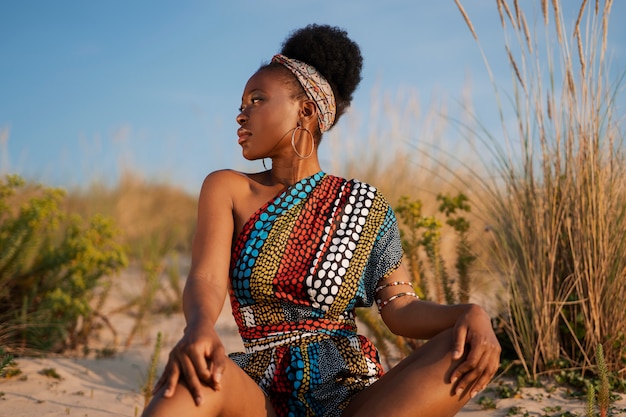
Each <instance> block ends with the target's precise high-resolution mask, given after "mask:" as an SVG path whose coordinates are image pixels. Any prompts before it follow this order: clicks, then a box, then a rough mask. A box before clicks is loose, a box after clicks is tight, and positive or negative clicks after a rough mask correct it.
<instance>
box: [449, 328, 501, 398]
mask: <svg viewBox="0 0 626 417" xmlns="http://www.w3.org/2000/svg"><path fill="white" fill-rule="evenodd" d="M499 363H500V346H499V345H498V344H496V345H493V344H492V343H489V342H488V341H487V340H484V339H481V341H479V342H478V341H476V340H475V339H474V340H472V341H471V342H470V346H469V349H468V353H467V357H466V358H465V360H463V361H462V362H461V363H460V364H459V365H458V366H457V367H456V369H454V371H453V372H452V374H451V381H452V383H456V385H455V392H456V393H457V394H461V393H462V392H469V393H470V395H471V396H474V395H476V393H477V392H479V391H482V390H483V389H484V388H485V387H486V386H487V384H488V383H489V381H490V380H491V379H492V378H493V376H494V375H495V373H496V372H497V370H498V366H499Z"/></svg>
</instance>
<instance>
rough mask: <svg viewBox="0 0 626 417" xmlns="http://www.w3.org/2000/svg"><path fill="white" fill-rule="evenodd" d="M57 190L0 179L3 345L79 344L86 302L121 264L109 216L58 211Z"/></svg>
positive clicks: (87, 323) (88, 315) (89, 316)
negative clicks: (90, 215)
mask: <svg viewBox="0 0 626 417" xmlns="http://www.w3.org/2000/svg"><path fill="white" fill-rule="evenodd" d="M63 197H64V192H63V191H62V190H60V189H53V188H43V187H41V186H37V185H27V184H26V183H25V182H24V181H23V180H22V179H21V178H20V177H18V176H7V177H6V178H5V179H4V180H3V181H1V182H0V317H3V322H2V325H0V335H1V336H2V338H3V340H2V342H3V344H5V345H7V346H11V345H13V346H18V347H21V348H27V349H40V350H53V351H61V350H63V349H66V348H75V347H76V346H77V345H78V344H80V343H86V342H87V336H88V334H89V332H90V330H91V328H92V326H91V324H92V322H93V321H94V320H96V319H97V317H98V315H97V312H96V311H95V310H94V309H93V307H92V305H91V302H92V300H93V298H94V293H95V291H96V288H97V286H98V285H101V284H102V282H103V281H104V280H105V277H107V276H110V275H112V274H114V273H116V272H117V271H119V270H120V269H121V268H122V267H123V266H125V265H126V263H127V259H126V254H125V250H124V248H123V247H122V245H121V244H119V243H118V242H117V241H116V236H117V230H116V228H115V227H114V225H113V222H112V221H111V220H110V219H107V218H105V217H103V216H98V215H96V216H93V217H92V218H90V219H88V220H85V219H83V218H82V217H80V216H78V215H75V214H72V213H68V212H66V211H63V210H62V209H61V207H60V203H61V201H62V199H63Z"/></svg>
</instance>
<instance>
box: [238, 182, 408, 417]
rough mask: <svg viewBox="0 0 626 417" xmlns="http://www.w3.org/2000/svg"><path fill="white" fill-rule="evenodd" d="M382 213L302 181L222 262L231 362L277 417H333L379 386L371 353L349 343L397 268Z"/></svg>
mask: <svg viewBox="0 0 626 417" xmlns="http://www.w3.org/2000/svg"><path fill="white" fill-rule="evenodd" d="M401 258H402V245H401V242H400V235H399V232H398V227H397V221H396V218H395V215H394V213H393V211H392V210H391V208H390V207H389V204H388V203H387V202H386V200H385V199H384V198H383V196H382V195H381V194H380V193H379V192H378V191H377V190H376V189H375V188H374V187H372V186H370V185H367V184H365V183H362V182H359V181H356V180H345V179H343V178H339V177H334V176H331V175H326V174H324V173H323V172H320V173H317V174H315V175H313V176H310V177H307V178H305V179H303V180H301V181H300V182H298V183H296V184H294V185H293V186H290V187H289V188H287V189H286V190H285V191H284V192H282V193H280V194H279V195H278V196H277V197H275V198H274V199H272V200H271V201H269V202H267V203H266V204H265V205H264V206H263V207H261V208H260V209H259V210H257V212H256V213H255V214H254V215H253V216H252V217H251V218H250V219H249V220H248V222H247V223H246V224H245V225H244V228H243V230H242V232H241V234H240V235H239V236H238V238H237V240H236V242H235V244H234V247H233V253H232V259H231V288H230V298H231V305H232V310H233V316H234V317H235V321H236V322H237V325H238V327H239V333H240V335H241V337H242V339H243V342H244V347H245V352H240V353H233V354H231V355H230V357H231V359H233V360H234V361H235V363H237V364H238V365H239V366H240V367H241V368H242V369H243V370H244V371H245V372H246V373H248V375H250V376H251V377H252V378H253V379H254V380H255V381H256V382H257V383H258V384H259V386H260V387H261V389H262V390H263V391H264V392H265V393H266V395H267V396H268V397H269V399H270V401H271V402H272V404H273V406H274V409H275V411H276V413H277V414H278V416H298V417H300V416H339V415H341V412H342V410H343V409H344V408H345V407H346V406H347V404H348V402H349V400H350V399H351V398H352V397H353V396H354V395H356V394H357V393H359V392H360V391H361V390H362V389H363V388H365V387H366V386H368V385H370V384H372V383H373V382H374V381H376V380H377V379H378V378H379V377H380V376H382V373H383V368H382V366H381V364H380V362H379V358H378V351H377V350H376V348H375V347H374V345H373V344H372V342H371V341H369V340H368V339H367V338H365V337H364V336H361V335H357V334H356V324H355V320H354V318H355V314H354V309H355V307H370V306H371V305H372V303H373V302H374V289H375V287H376V284H377V283H378V281H379V280H380V279H382V278H383V277H386V276H387V275H389V274H390V273H391V272H393V271H394V270H395V269H396V268H397V267H398V266H399V264H400V260H401Z"/></svg>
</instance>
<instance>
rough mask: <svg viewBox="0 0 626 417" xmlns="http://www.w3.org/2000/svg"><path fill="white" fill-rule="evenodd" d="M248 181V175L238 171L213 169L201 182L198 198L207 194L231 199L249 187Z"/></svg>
mask: <svg viewBox="0 0 626 417" xmlns="http://www.w3.org/2000/svg"><path fill="white" fill-rule="evenodd" d="M249 182H250V180H249V178H248V176H247V175H246V174H244V173H242V172H239V171H235V170H231V169H222V170H218V171H213V172H211V173H210V174H209V175H207V176H206V177H205V179H204V182H203V183H202V190H201V193H200V198H203V197H204V196H205V195H207V194H209V195H211V196H213V197H219V198H220V199H224V198H225V197H230V198H231V199H232V198H234V197H235V196H236V195H237V194H238V193H239V192H240V191H241V190H245V189H247V188H249V185H248V184H249Z"/></svg>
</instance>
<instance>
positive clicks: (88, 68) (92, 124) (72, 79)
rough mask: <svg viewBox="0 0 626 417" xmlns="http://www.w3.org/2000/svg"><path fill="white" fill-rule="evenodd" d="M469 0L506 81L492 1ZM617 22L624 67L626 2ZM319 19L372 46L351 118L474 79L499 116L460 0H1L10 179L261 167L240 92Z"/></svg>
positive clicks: (618, 7) (185, 178) (2, 118)
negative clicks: (240, 113)
mask: <svg viewBox="0 0 626 417" xmlns="http://www.w3.org/2000/svg"><path fill="white" fill-rule="evenodd" d="M525 1H528V2H529V3H530V2H531V0H525ZM463 3H464V5H465V7H466V10H467V12H468V14H469V15H470V17H471V18H472V20H473V23H474V26H475V28H476V30H477V32H478V35H479V37H480V39H481V43H482V46H483V48H484V49H485V51H486V53H487V55H488V57H489V58H490V62H491V64H492V66H493V69H494V71H495V73H496V78H497V79H499V80H502V81H503V82H505V83H508V82H509V81H510V71H509V69H508V67H507V66H506V65H505V62H504V54H503V52H502V51H503V47H502V45H503V41H502V32H501V29H500V23H499V18H498V15H497V11H496V8H495V1H494V0H465V1H463ZM533 3H536V4H538V3H539V1H533ZM563 3H566V4H568V5H574V4H579V2H577V1H573V0H571V1H570V0H567V1H564V2H563ZM569 7H571V6H568V7H567V8H566V9H565V18H566V20H573V19H574V18H575V12H576V7H571V9H570V8H569ZM611 19H612V20H611V22H612V25H611V32H610V39H611V42H610V45H609V48H610V53H611V54H612V56H613V58H612V60H613V67H614V68H616V69H617V70H618V72H619V71H624V69H626V29H625V28H624V27H623V25H621V22H623V21H624V20H625V19H626V2H623V1H621V0H620V1H617V2H615V4H614V6H613V13H612V17H611ZM313 22H315V23H328V24H332V25H337V26H341V27H343V28H344V29H346V30H347V31H348V33H349V35H350V36H351V37H352V38H353V39H354V40H355V41H356V42H357V43H359V45H360V46H361V49H362V52H363V56H364V59H365V67H364V72H363V82H362V84H361V86H360V87H359V90H358V91H357V93H356V94H355V99H354V102H353V108H354V111H360V112H361V113H367V110H368V108H369V104H370V103H369V102H370V99H371V95H372V92H373V91H374V90H377V91H382V92H383V93H385V92H389V93H392V94H396V93H397V92H400V91H408V90H410V91H415V92H417V93H418V94H419V96H420V99H421V100H422V101H423V102H424V103H427V102H429V101H431V100H433V99H437V98H438V97H450V98H451V99H452V100H456V99H458V98H459V97H460V95H461V91H462V90H463V88H464V86H466V85H467V83H468V81H467V79H468V76H469V77H470V78H471V85H472V91H473V96H472V98H473V101H474V105H475V107H476V108H477V110H478V111H479V113H480V112H481V111H482V112H483V114H486V115H487V117H490V116H489V115H490V114H491V113H493V108H494V107H493V106H494V104H493V92H492V90H491V87H490V86H489V79H488V77H487V74H486V71H485V67H484V64H483V62H482V59H481V56H480V52H479V49H478V47H477V45H476V43H475V42H474V40H473V39H472V37H471V35H470V33H469V31H468V29H467V27H466V25H465V23H464V22H463V19H462V17H461V15H460V13H459V12H458V10H457V8H456V6H455V4H454V1H453V0H441V1H432V0H429V1H426V0H384V1H383V0H378V1H372V0H363V1H356V0H318V1H316V2H314V3H312V2H304V1H296V0H290V1H288V0H267V1H260V0H229V1H214V0H205V1H199V0H179V1H164V0H132V1H129V0H106V1H105V0H100V1H95V0H94V1H85V0H56V1H49V0H20V1H18V0H0V173H7V172H12V173H18V174H21V175H23V176H25V177H27V178H29V179H32V180H35V181H40V182H43V183H45V184H48V185H58V186H66V187H72V186H76V185H85V184H88V183H90V182H91V181H94V180H101V181H105V182H108V183H115V181H116V180H117V178H118V177H119V174H120V172H121V171H122V170H124V169H131V170H132V171H135V172H137V173H140V174H141V175H144V176H146V177H147V178H155V179H159V180H164V181H168V182H170V183H173V184H176V185H180V186H182V187H184V188H185V189H187V190H190V191H192V192H195V191H197V190H198V189H199V187H200V184H201V182H202V179H203V178H204V176H205V175H206V174H207V173H208V172H210V171H213V170H215V169H220V168H228V167H232V168H240V169H251V170H256V169H260V163H256V164H250V163H248V164H247V165H246V163H245V162H244V161H243V158H242V157H241V153H240V149H239V147H238V145H237V137H236V134H235V130H236V123H235V115H236V113H237V111H236V109H237V107H238V106H239V102H240V97H241V92H242V89H243V86H244V85H245V82H246V80H247V79H248V77H249V76H250V75H251V74H252V73H253V72H254V71H255V70H256V69H257V68H258V66H259V65H260V64H261V63H262V62H264V61H266V60H268V59H269V58H271V56H272V55H273V54H274V53H276V52H277V51H278V49H279V48H280V44H281V42H282V41H283V39H284V38H285V37H286V36H287V34H288V33H289V32H290V31H291V30H293V29H296V28H299V27H301V26H304V25H306V24H308V23H313ZM620 26H621V27H620ZM416 134H419V132H417V133H416ZM334 139H336V138H334Z"/></svg>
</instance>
